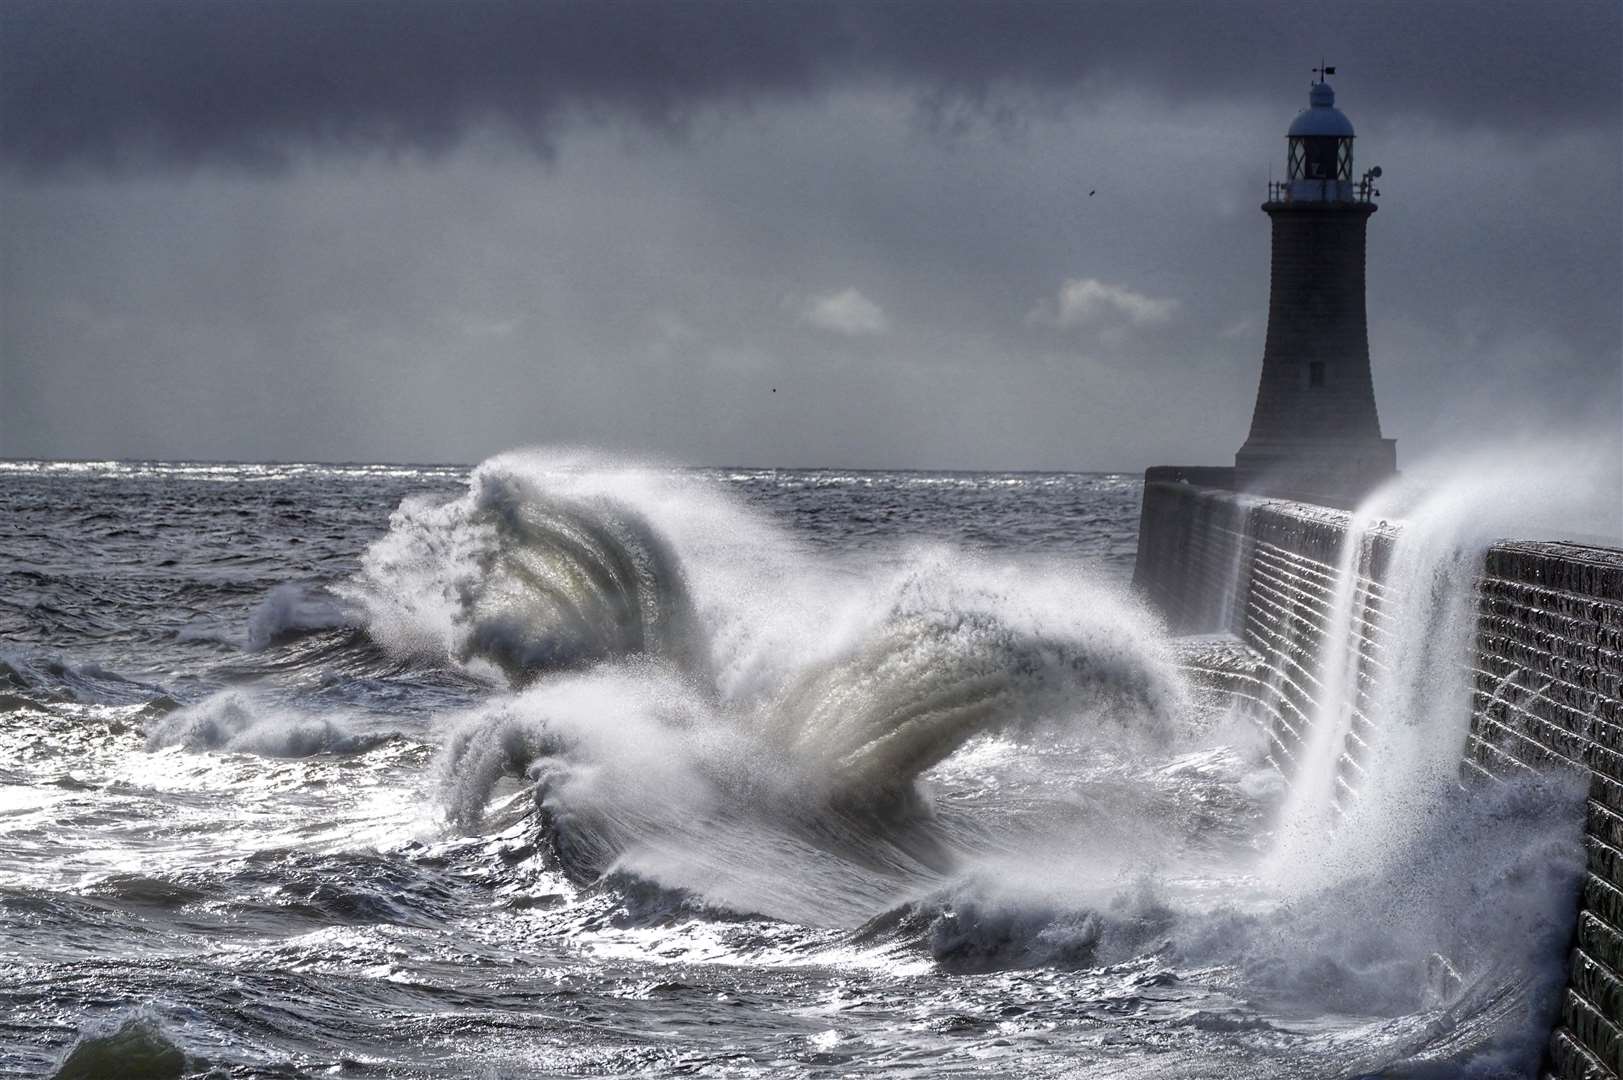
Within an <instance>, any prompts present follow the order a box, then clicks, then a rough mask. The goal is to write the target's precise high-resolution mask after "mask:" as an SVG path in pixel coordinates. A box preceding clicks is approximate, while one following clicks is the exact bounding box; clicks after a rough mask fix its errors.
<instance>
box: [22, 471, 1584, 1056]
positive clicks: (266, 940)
mask: <svg viewBox="0 0 1623 1080" xmlns="http://www.w3.org/2000/svg"><path fill="white" fill-rule="evenodd" d="M1139 493H1140V487H1139V483H1138V480H1137V478H1135V477H1127V476H1119V475H1102V474H1034V473H1015V474H966V473H887V472H835V471H791V470H727V469H711V470H670V469H655V468H633V467H630V466H626V465H623V464H620V463H617V462H614V461H613V460H611V459H607V458H604V457H601V456H595V455H591V454H583V453H568V452H528V453H515V454H510V455H503V456H501V457H499V458H496V459H492V460H491V461H488V462H486V463H484V464H483V465H481V466H480V467H479V468H477V469H475V470H468V469H462V468H444V467H411V466H389V465H377V466H371V465H367V466H316V465H309V466H306V465H288V466H266V465H186V464H158V463H146V464H119V463H100V464H84V463H80V464H69V463H49V462H45V463H39V462H33V463H31V462H0V1074H3V1075H18V1076H33V1075H56V1076H60V1077H93V1076H128V1077H160V1076H162V1077H168V1076H183V1075H190V1074H210V1075H219V1076H239V1077H250V1076H252V1077H302V1076H318V1075H319V1076H421V1077H445V1076H469V1077H491V1076H496V1077H542V1076H606V1075H638V1076H679V1075H680V1076H688V1075H699V1076H729V1077H731V1076H738V1077H744V1076H808V1077H809V1076H846V1075H866V1074H875V1073H880V1072H883V1073H885V1074H886V1075H898V1076H918V1077H940V1076H1034V1077H1041V1076H1067V1077H1225V1078H1233V1080H1238V1078H1261V1077H1330V1076H1348V1077H1353V1076H1365V1075H1382V1076H1405V1077H1444V1076H1462V1075H1465V1076H1478V1077H1489V1076H1524V1075H1530V1074H1531V1073H1532V1071H1533V1070H1534V1068H1535V1067H1536V1065H1537V1063H1538V1057H1539V1054H1540V1052H1541V1049H1542V1044H1543V1040H1544V1037H1545V1035H1546V1033H1547V1031H1548V1025H1549V1017H1550V1007H1551V1001H1552V993H1553V990H1554V988H1555V987H1557V986H1558V985H1559V984H1560V981H1561V979H1562V975H1563V973H1562V970H1561V964H1562V954H1563V951H1564V948H1565V946H1566V942H1567V941H1568V938H1569V935H1570V933H1571V919H1570V910H1571V907H1572V903H1571V898H1572V896H1573V890H1574V888H1575V881H1576V877H1577V872H1578V867H1579V866H1580V865H1581V859H1582V852H1581V848H1580V845H1579V829H1580V826H1581V820H1582V815H1581V813H1580V812H1579V811H1578V809H1577V805H1578V804H1579V803H1580V802H1581V793H1574V792H1572V791H1569V790H1565V789H1561V788H1555V787H1540V786H1537V785H1534V786H1529V787H1518V786H1512V785H1506V786H1504V787H1503V788H1500V789H1496V790H1494V791H1491V792H1478V793H1472V794H1469V795H1468V794H1467V793H1465V792H1463V791H1461V790H1460V789H1459V788H1458V787H1457V785H1453V784H1447V783H1445V784H1435V785H1431V786H1429V787H1427V786H1423V785H1421V786H1417V787H1416V789H1415V790H1410V791H1400V792H1396V793H1395V794H1393V795H1392V801H1393V803H1394V805H1395V806H1399V804H1401V806H1400V809H1401V815H1402V816H1401V818H1393V819H1391V820H1388V821H1386V822H1384V823H1383V824H1384V826H1385V827H1380V828H1377V827H1374V826H1371V827H1369V828H1364V827H1362V826H1361V827H1360V828H1358V829H1354V828H1350V827H1348V828H1342V829H1339V830H1337V829H1324V830H1322V831H1320V832H1315V833H1314V834H1313V836H1314V837H1317V839H1312V838H1309V839H1308V840H1307V841H1304V839H1303V835H1302V828H1301V826H1302V823H1303V822H1306V823H1316V822H1317V820H1318V819H1317V818H1316V817H1313V816H1311V815H1307V816H1303V817H1302V819H1301V821H1300V822H1291V821H1284V820H1281V817H1280V815H1281V813H1282V807H1288V806H1289V805H1290V803H1291V802H1292V801H1291V800H1286V799H1284V798H1283V794H1284V788H1283V785H1282V784H1281V782H1280V780H1279V779H1278V777H1277V776H1275V775H1274V774H1273V773H1271V772H1270V771H1269V770H1268V769H1266V768H1265V767H1262V766H1261V765H1260V764H1259V762H1260V747H1259V745H1258V743H1257V737H1256V735H1255V734H1254V731H1253V729H1252V727H1251V725H1250V723H1249V722H1248V721H1246V720H1245V719H1244V718H1242V717H1238V716H1233V715H1228V714H1226V713H1224V712H1223V711H1222V710H1221V709H1218V708H1216V707H1214V706H1213V704H1212V700H1213V699H1212V698H1211V697H1210V696H1207V695H1203V694H1202V693H1201V692H1200V691H1199V688H1198V687H1195V686H1191V685H1190V684H1189V682H1188V673H1189V672H1191V671H1194V670H1197V669H1199V668H1200V667H1201V666H1202V664H1205V663H1208V662H1209V658H1210V655H1211V654H1212V651H1213V645H1212V643H1211V642H1195V643H1187V644H1184V643H1179V642H1176V641H1173V640H1170V639H1168V638H1167V637H1166V636H1165V635H1164V633H1163V632H1162V631H1161V630H1160V628H1159V627H1158V625H1157V623H1156V621H1155V619H1154V618H1153V616H1152V615H1150V614H1149V613H1148V612H1146V611H1144V610H1142V609H1141V608H1140V607H1139V606H1138V605H1137V604H1136V603H1135V602H1134V601H1133V600H1132V599H1131V598H1130V596H1129V595H1128V594H1127V591H1126V587H1125V582H1126V579H1127V577H1128V575H1129V573H1130V570H1131V560H1132V554H1133V549H1134V540H1135V531H1136V525H1137V514H1138V505H1139ZM1219 651H1221V650H1219ZM1409 677H1411V678H1414V679H1432V680H1434V681H1436V680H1441V681H1440V682H1439V685H1437V686H1432V685H1430V684H1428V685H1426V686H1420V687H1416V688H1413V692H1412V693H1410V694H1409V695H1408V697H1409V698H1411V699H1414V700H1425V699H1426V696H1427V694H1428V693H1433V692H1435V693H1439V694H1444V693H1452V690H1451V688H1450V686H1448V685H1443V683H1446V682H1447V680H1446V679H1442V678H1441V677H1440V676H1438V675H1437V674H1436V673H1435V672H1432V673H1425V672H1422V673H1417V674H1413V675H1411V676H1409ZM1406 719H1408V720H1410V721H1412V720H1413V719H1414V718H1406ZM1416 784H1417V785H1419V784H1420V782H1419V781H1416ZM1295 801H1300V800H1295ZM1417 808H1418V809H1417ZM1286 812H1294V811H1286ZM1394 813H1398V811H1394ZM1380 816H1381V815H1380V814H1379V813H1373V814H1365V815H1363V819H1371V818H1379V817H1380ZM1363 819H1361V820H1363ZM1394 821H1401V823H1402V827H1401V828H1397V827H1394V824H1393V823H1394ZM1293 826H1295V828H1294V831H1293V828H1292V827H1293ZM1315 827H1316V826H1315ZM1283 835H1288V836H1289V837H1290V841H1291V842H1290V843H1289V845H1280V844H1276V843H1275V837H1276V836H1283ZM1282 852H1288V857H1282V854H1281V853H1282Z"/></svg>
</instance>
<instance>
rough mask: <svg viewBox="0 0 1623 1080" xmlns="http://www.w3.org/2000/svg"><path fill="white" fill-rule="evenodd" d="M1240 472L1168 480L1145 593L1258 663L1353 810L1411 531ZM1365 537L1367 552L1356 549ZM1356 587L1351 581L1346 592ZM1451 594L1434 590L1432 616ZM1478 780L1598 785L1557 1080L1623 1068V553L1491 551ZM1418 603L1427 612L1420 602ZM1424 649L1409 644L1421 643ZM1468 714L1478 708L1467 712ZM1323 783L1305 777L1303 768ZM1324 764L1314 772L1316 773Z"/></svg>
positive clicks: (1362, 782) (1473, 747)
mask: <svg viewBox="0 0 1623 1080" xmlns="http://www.w3.org/2000/svg"><path fill="white" fill-rule="evenodd" d="M1225 473H1226V470H1208V469H1175V468H1158V469H1151V470H1150V471H1149V473H1148V474H1147V475H1146V477H1145V486H1144V507H1143V513H1142V516H1141V519H1140V528H1139V548H1138V562H1137V566H1136V568H1135V571H1134V585H1135V587H1136V588H1137V589H1138V590H1139V592H1140V593H1141V594H1142V595H1144V596H1145V597H1146V598H1147V599H1148V600H1149V601H1150V602H1151V603H1152V604H1154V605H1155V606H1156V607H1157V608H1158V609H1159V610H1160V611H1161V612H1162V613H1163V615H1164V616H1165V618H1166V619H1167V621H1168V624H1169V626H1170V627H1171V629H1172V630H1173V632H1174V633H1179V634H1209V633H1228V634H1233V635H1235V636H1236V637H1239V638H1240V639H1241V640H1243V641H1244V642H1245V643H1246V644H1247V645H1249V646H1250V647H1251V648H1252V649H1253V650H1255V651H1256V653H1257V654H1258V655H1259V657H1260V662H1259V663H1258V664H1257V665H1256V667H1255V668H1254V669H1253V670H1252V671H1249V672H1243V673H1236V674H1234V675H1231V676H1230V678H1229V679H1228V680H1227V681H1226V684H1225V689H1226V690H1227V691H1228V692H1229V693H1231V694H1233V695H1234V696H1235V697H1236V698H1238V699H1241V700H1243V701H1244V703H1245V704H1246V706H1247V708H1248V711H1249V712H1250V713H1251V715H1252V716H1253V717H1254V718H1255V719H1256V721H1257V723H1258V724H1259V725H1260V726H1261V727H1262V729H1263V730H1264V732H1265V733H1266V735H1267V739H1268V747H1269V749H1268V759H1269V761H1270V762H1271V763H1272V764H1273V765H1274V766H1275V767H1276V768H1277V769H1279V771H1280V772H1281V773H1282V774H1283V775H1284V776H1285V777H1286V779H1287V781H1289V782H1290V783H1291V784H1292V788H1293V790H1292V792H1291V794H1290V795H1289V796H1288V797H1289V798H1298V797H1299V789H1301V788H1302V787H1303V786H1304V785H1310V784H1314V783H1320V784H1323V785H1325V786H1327V787H1328V789H1329V790H1328V792H1327V795H1328V801H1329V805H1330V806H1331V807H1332V808H1333V809H1334V810H1335V811H1336V812H1341V811H1342V810H1344V809H1346V808H1347V807H1348V806H1350V805H1351V804H1352V803H1353V802H1354V801H1355V800H1356V799H1357V798H1358V794H1357V793H1358V791H1359V790H1360V788H1363V787H1365V786H1367V784H1368V781H1369V780H1370V777H1368V776H1366V775H1365V772H1366V770H1367V769H1370V768H1372V767H1373V766H1372V764H1371V757H1372V749H1373V748H1374V747H1375V746H1377V745H1378V732H1377V730H1376V725H1377V724H1379V723H1380V722H1381V719H1382V711H1381V709H1379V708H1377V707H1375V702H1374V700H1373V695H1374V694H1375V692H1376V688H1377V686H1378V685H1379V679H1378V677H1379V675H1380V674H1381V673H1382V672H1383V670H1386V669H1389V668H1391V667H1393V666H1394V665H1395V664H1397V663H1399V662H1400V661H1402V660H1403V659H1404V658H1403V657H1400V656H1396V655H1394V650H1397V649H1400V648H1402V647H1404V646H1400V645H1399V644H1398V643H1397V642H1396V641H1395V640H1394V635H1395V630H1396V627H1395V626H1394V623H1395V622H1396V620H1398V618H1399V609H1400V608H1402V607H1403V605H1404V603H1405V601H1406V600H1412V599H1414V598H1406V597H1404V596H1400V595H1397V594H1396V592H1395V591H1394V590H1393V588H1392V586H1393V581H1392V579H1391V577H1390V574H1391V571H1392V569H1393V559H1394V553H1395V551H1396V548H1397V542H1398V540H1399V537H1400V532H1399V529H1398V528H1397V527H1396V526H1394V525H1392V524H1390V523H1388V522H1384V521H1380V520H1374V521H1364V520H1358V519H1356V518H1355V517H1354V515H1352V514H1349V513H1346V512H1344V511H1339V510H1330V509H1327V508H1324V507H1320V506H1314V505H1309V504H1305V503H1294V502H1287V501H1282V500H1274V499H1264V498H1260V497H1257V496H1252V495H1243V494H1237V493H1235V492H1233V491H1230V490H1225V487H1226V484H1227V481H1228V477H1227V476H1226V475H1225ZM1349 534H1351V535H1352V540H1351V543H1346V541H1347V539H1348V536H1349ZM1338 585H1339V587H1338ZM1433 599H1435V598H1431V597H1421V598H1419V603H1420V604H1422V605H1424V604H1429V603H1431V602H1432V601H1433ZM1469 599H1470V603H1471V604H1472V608H1473V609H1474V616H1475V629H1474V643H1473V644H1472V645H1471V647H1470V648H1469V649H1468V650H1466V651H1467V652H1468V653H1469V655H1470V660H1469V663H1470V671H1469V672H1468V673H1467V675H1468V678H1467V679H1466V682H1467V684H1468V686H1469V689H1468V693H1469V695H1470V698H1471V700H1470V720H1469V733H1468V734H1467V735H1466V737H1465V739H1464V745H1463V746H1461V747H1460V748H1459V750H1458V751H1457V752H1458V753H1459V755H1460V758H1461V764H1460V772H1461V776H1462V778H1463V779H1467V780H1471V779H1474V780H1478V781H1481V782H1485V783H1492V782H1494V781H1495V780H1497V779H1500V778H1504V777H1506V776H1509V775H1511V774H1513V773H1515V772H1517V771H1520V770H1527V769H1538V770H1549V769H1566V770H1573V771H1576V772H1579V773H1582V774H1584V775H1586V776H1587V777H1588V780H1589V798H1588V802H1587V807H1588V811H1587V812H1588V820H1587V823H1586V825H1587V827H1586V831H1585V843H1586V847H1587V853H1588V872H1587V875H1586V879H1585V883H1584V887H1583V894H1582V901H1581V903H1582V907H1581V911H1580V913H1579V919H1578V929H1577V935H1576V941H1575V943H1574V947H1573V951H1572V955H1571V973H1570V980H1569V983H1568V988H1567V992H1566V995H1565V998H1564V1001H1563V1003H1562V1012H1561V1020H1560V1023H1559V1025H1558V1027H1557V1028H1556V1030H1555V1032H1554V1033H1553V1034H1552V1037H1551V1043H1550V1049H1549V1055H1548V1059H1547V1069H1548V1072H1547V1075H1550V1076H1555V1077H1560V1078H1574V1077H1583V1078H1597V1080H1616V1078H1617V1077H1619V1076H1620V1075H1623V551H1616V550H1611V549H1603V548H1593V547H1584V546H1581V545H1576V544H1568V543H1532V542H1505V543H1499V544H1496V545H1494V546H1492V547H1491V548H1490V549H1489V550H1488V552H1487V554H1486V557H1485V560H1484V563H1483V565H1482V567H1481V569H1480V573H1478V574H1477V575H1476V578H1475V584H1474V595H1473V596H1471V597H1470V598H1469ZM1409 606H1410V608H1411V609H1412V608H1413V607H1414V606H1416V605H1415V604H1414V603H1411V604H1410V605H1409ZM1410 647H1412V643H1410ZM1463 704H1464V703H1461V706H1462V708H1463ZM1308 761H1312V762H1315V763H1318V764H1319V765H1321V766H1322V765H1323V763H1324V762H1326V761H1328V762H1330V764H1329V766H1327V767H1324V768H1323V772H1324V775H1322V776H1318V775H1309V776H1304V775H1303V769H1304V762H1308ZM1309 771H1310V772H1311V771H1312V769H1311V767H1309Z"/></svg>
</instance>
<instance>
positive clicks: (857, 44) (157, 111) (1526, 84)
mask: <svg viewBox="0 0 1623 1080" xmlns="http://www.w3.org/2000/svg"><path fill="white" fill-rule="evenodd" d="M0 20H3V24H0V155H3V157H4V160H5V161H6V163H8V164H9V165H10V166H11V167H12V168H13V169H17V170H21V171H24V172H34V173H38V172H42V171H50V170H54V169H57V168H61V167H64V166H72V167H91V168H116V167H125V166H131V165H140V164H153V163H162V164H167V165H171V166H172V165H182V166H186V165H195V164H200V163H226V164H235V165H239V166H248V167H258V168H264V167H275V166H277V165H281V164H284V163H285V162H287V161H288V160H289V159H290V157H291V156H293V155H295V154H296V153H298V152H300V151H303V150H305V149H309V148H316V149H322V148H329V149H330V148H358V149H382V150H385V151H389V152H413V153H427V154H435V153H439V152H442V151H444V150H446V149H448V148H450V147H453V146H455V145H456V144H457V143H458V142H460V141H461V140H462V139H463V138H464V137H465V136H466V135H467V133H468V132H469V130H470V129H472V128H474V127H478V126H485V125H488V126H493V127H496V128H498V129H501V130H503V131H505V132H507V133H508V134H509V135H512V136H516V137H517V138H518V139H520V140H521V141H523V142H525V143H527V144H528V145H530V146H532V147H534V148H535V149H536V150H538V151H539V152H542V153H547V152H550V151H551V150H552V149H554V148H555V147H556V145H557V143H558V141H559V136H560V133H561V131H562V130H563V127H564V126H565V125H566V124H568V123H570V122H574V121H593V120H601V119H605V118H629V119H631V120H633V121H635V122H638V123H643V124H648V125H652V126H654V127H657V128H663V129H673V130H680V128H681V125H682V124H683V122H684V121H685V120H687V119H688V118H689V117H691V116H692V114H693V113H694V112H695V111H696V110H700V109H703V108H706V107H709V106H724V107H733V106H740V107H749V106H751V105H753V104H754V103H756V102H759V101H765V100H772V99H783V98H792V97H801V96H805V95H810V94H815V93H818V92H821V91H823V90H826V89H828V88H830V87H835V86H841V85H849V84H851V83H853V82H856V83H860V82H863V81H880V82H884V83H886V84H899V85H901V86H903V87H905V88H908V89H909V91H910V92H912V93H914V94H915V95H916V97H917V100H918V101H919V103H920V104H921V105H922V106H923V107H925V108H926V109H927V110H929V109H934V110H936V111H937V112H938V113H941V114H946V115H963V110H968V112H969V114H971V115H974V114H977V113H985V114H986V115H992V116H998V115H1008V114H1010V113H1011V112H1017V111H1018V108H1019V105H1020V102H1021V95H1023V94H1038V95H1042V94H1048V93H1056V92H1057V93H1059V94H1060V95H1061V96H1063V97H1065V98H1066V99H1067V100H1070V99H1074V98H1075V97H1077V96H1078V95H1086V94H1089V93H1109V92H1116V91H1127V92H1142V93H1149V94H1154V95H1159V96H1163V97H1165V98H1167V99H1169V100H1170V101H1173V102H1191V101H1209V100H1244V101H1248V102H1260V101H1277V100H1278V94H1279V87H1280V82H1281V80H1283V79H1288V78H1299V79H1300V80H1301V81H1302V82H1304V83H1305V82H1306V80H1307V76H1308V73H1307V70H1306V68H1307V67H1308V66H1310V65H1311V63H1312V62H1313V61H1314V60H1315V59H1316V58H1317V57H1318V55H1319V53H1320V50H1329V51H1330V52H1331V53H1333V55H1332V56H1331V59H1332V62H1334V61H1337V60H1339V61H1340V62H1341V63H1342V64H1343V65H1344V66H1345V67H1346V68H1347V69H1348V70H1349V71H1350V72H1356V73H1357V85H1358V87H1359V89H1358V95H1359V102H1360V107H1361V108H1363V109H1366V110H1368V111H1372V112H1376V113H1400V112H1401V113H1411V114H1419V115H1422V116H1427V117H1432V118H1435V119H1437V120H1439V121H1441V122H1443V123H1445V124H1448V125H1451V126H1454V127H1460V126H1483V127H1487V128H1492V129H1504V130H1518V131H1525V132H1543V131H1549V130H1551V129H1555V130H1562V129H1568V128H1571V127H1574V126H1578V127H1593V126H1596V125H1608V124H1610V125H1613V126H1614V127H1615V126H1616V125H1617V123H1618V122H1619V116H1620V105H1619V95H1618V93H1617V85H1616V78H1615V77H1614V76H1615V74H1616V68H1617V57H1618V55H1619V52H1620V50H1623V14H1620V9H1619V7H1618V5H1616V4H1615V3H1612V2H1611V0H1568V2H1564V3H1552V4H1526V3H1519V2H1507V0H1496V2H1480V0H1478V2H1465V0H1433V2H1427V3H1421V4H1417V3H1412V2H1398V0H1383V2H1375V3H1365V4H1360V5H1356V6H1355V7H1353V8H1351V9H1349V10H1346V11H1340V12H1329V11H1322V10H1314V9H1311V8H1304V7H1303V6H1302V5H1301V4H1299V3H1295V2H1286V0H1264V2H1258V3H1255V4H1251V5H1248V6H1247V7H1246V8H1245V9H1243V11H1236V9H1235V7H1234V6H1233V5H1229V4H1175V3H1172V2H1171V0H1159V2H1156V0H1148V2H1147V0H1103V2H1101V0H1095V2H1090V3H1075V2H1054V0H1033V2H1025V3H1019V4H997V3H988V2H979V3H965V2H940V0H885V2H853V0H845V2H818V3H811V2H798V0H797V2H781V3H755V2H748V0H710V2H704V3H697V2H686V0H675V2H672V0H628V2H618V3H604V2H599V0H576V2H553V3H531V2H519V0H485V2H479V3H452V2H443V0H365V2H343V0H277V2H274V3H267V2H262V0H212V2H206V3H205V2H201V0H8V2H7V3H6V4H5V5H4V6H3V7H0ZM1261 58H1266V59H1265V60H1264V59H1261ZM1011 102H1013V103H1014V104H1011Z"/></svg>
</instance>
